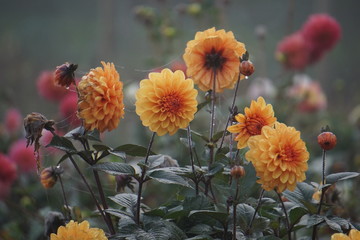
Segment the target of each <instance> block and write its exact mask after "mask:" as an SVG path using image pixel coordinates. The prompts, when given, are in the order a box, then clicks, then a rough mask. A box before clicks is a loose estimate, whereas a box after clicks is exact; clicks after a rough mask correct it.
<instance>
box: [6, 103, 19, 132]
mask: <svg viewBox="0 0 360 240" xmlns="http://www.w3.org/2000/svg"><path fill="white" fill-rule="evenodd" d="M22 119H23V117H22V116H21V113H20V111H19V110H18V109H16V108H10V109H8V110H7V111H6V113H5V120H4V125H5V129H6V131H7V132H8V133H10V134H14V133H16V132H17V131H18V130H19V129H20V127H21V126H22Z"/></svg>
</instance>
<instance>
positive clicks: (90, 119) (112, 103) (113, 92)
mask: <svg viewBox="0 0 360 240" xmlns="http://www.w3.org/2000/svg"><path fill="white" fill-rule="evenodd" d="M101 64H102V65H103V68H101V67H97V68H95V69H91V70H90V72H89V73H88V74H87V75H85V76H83V77H82V79H81V81H80V82H79V84H78V91H79V96H80V99H79V103H78V116H79V118H81V119H83V123H84V127H85V128H86V129H88V130H93V129H95V128H96V129H98V130H99V131H100V132H104V131H105V130H108V131H111V130H113V129H114V128H116V127H117V126H118V124H119V122H120V118H122V117H123V116H124V103H123V84H122V82H121V81H120V77H119V73H118V72H117V71H116V69H115V66H114V64H113V63H105V62H101Z"/></svg>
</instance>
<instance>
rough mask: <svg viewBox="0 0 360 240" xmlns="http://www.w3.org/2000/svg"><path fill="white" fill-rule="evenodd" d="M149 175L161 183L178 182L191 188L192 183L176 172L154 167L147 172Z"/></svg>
mask: <svg viewBox="0 0 360 240" xmlns="http://www.w3.org/2000/svg"><path fill="white" fill-rule="evenodd" d="M147 176H148V177H149V178H151V179H154V180H156V181H158V182H160V183H165V184H177V185H181V186H184V187H189V188H191V186H190V184H189V183H188V182H187V181H186V180H185V179H184V178H182V177H180V176H178V175H176V174H175V173H172V172H169V171H164V170H162V169H154V170H151V171H149V172H148V173H147Z"/></svg>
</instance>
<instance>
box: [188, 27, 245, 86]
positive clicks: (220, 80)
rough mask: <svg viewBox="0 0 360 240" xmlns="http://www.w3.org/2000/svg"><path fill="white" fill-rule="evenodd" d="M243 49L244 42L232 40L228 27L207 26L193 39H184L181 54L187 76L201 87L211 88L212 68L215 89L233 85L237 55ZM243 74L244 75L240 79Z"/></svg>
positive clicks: (235, 77) (236, 75)
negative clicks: (218, 28)
mask: <svg viewBox="0 0 360 240" xmlns="http://www.w3.org/2000/svg"><path fill="white" fill-rule="evenodd" d="M245 52H246V49H245V45H244V44H243V43H241V42H238V41H236V39H235V37H234V34H233V33H232V32H231V31H230V32H225V31H224V30H223V29H222V30H218V31H216V30H215V28H210V29H208V30H206V31H204V32H197V33H196V35H195V39H194V40H191V41H189V42H188V43H187V46H186V49H185V53H184V56H183V58H184V61H185V63H186V66H187V71H186V73H187V76H189V77H191V78H192V79H193V80H194V82H195V83H196V84H198V85H199V88H200V89H201V90H202V91H208V90H210V89H213V81H214V72H216V80H215V81H216V82H215V91H216V92H222V91H223V90H224V89H225V88H233V87H234V84H235V83H236V81H237V78H238V75H239V66H240V60H239V58H240V57H242V55H243V54H244V53H245ZM243 78H244V76H242V78H241V79H243Z"/></svg>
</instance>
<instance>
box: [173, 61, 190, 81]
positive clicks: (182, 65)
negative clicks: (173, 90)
mask: <svg viewBox="0 0 360 240" xmlns="http://www.w3.org/2000/svg"><path fill="white" fill-rule="evenodd" d="M170 69H171V70H172V71H173V72H175V71H176V70H181V71H183V72H184V74H185V77H186V69H187V67H186V64H185V63H184V62H183V61H174V62H173V63H171V65H170Z"/></svg>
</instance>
